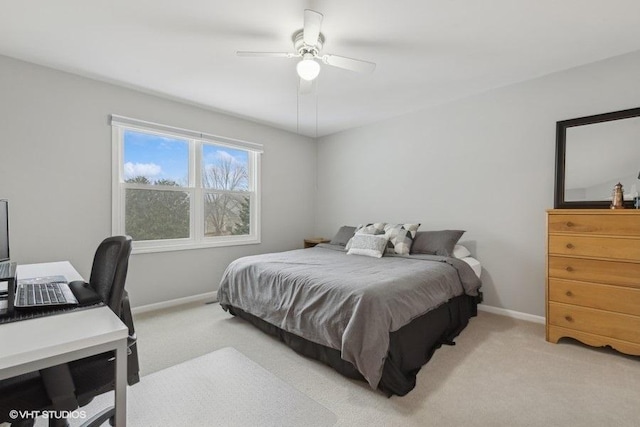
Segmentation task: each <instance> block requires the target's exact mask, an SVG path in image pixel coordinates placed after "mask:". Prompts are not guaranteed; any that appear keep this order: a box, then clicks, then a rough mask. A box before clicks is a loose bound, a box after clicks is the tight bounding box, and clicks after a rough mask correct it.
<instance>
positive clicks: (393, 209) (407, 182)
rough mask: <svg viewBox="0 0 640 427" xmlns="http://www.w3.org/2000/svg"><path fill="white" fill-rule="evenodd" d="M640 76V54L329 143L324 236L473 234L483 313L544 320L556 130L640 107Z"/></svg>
mask: <svg viewBox="0 0 640 427" xmlns="http://www.w3.org/2000/svg"><path fill="white" fill-rule="evenodd" d="M639 75H640V52H636V53H634V54H629V55H625V56H621V57H617V58H613V59H610V60H606V61H603V62H599V63H594V64H590V65H588V66H584V67H580V68H575V69H571V70H567V71H564V72H561V73H556V74H553V75H549V76H546V77H542V78H539V79H536V80H532V81H528V82H524V83H520V84H516V85H512V86H509V87H504V88H499V89H495V90H492V91H489V92H486V93H483V94H479V95H477V96H473V97H470V98H467V99H464V100H460V101H457V102H453V103H450V104H448V105H444V106H441V107H438V108H433V109H428V110H424V111H419V112H416V113H412V114H408V115H404V116H401V117H397V118H394V119H391V120H387V121H384V122H381V123H377V124H374V125H369V126H365V127H362V128H359V129H355V130H350V131H345V132H342V133H339V134H335V135H332V136H328V137H325V138H321V139H320V140H319V144H318V199H317V206H318V208H317V218H318V221H317V225H316V227H317V228H316V232H317V234H324V235H327V236H331V235H332V234H333V233H335V231H336V230H337V229H338V227H339V226H340V225H343V224H353V225H355V224H358V223H362V222H368V221H386V222H414V221H417V222H421V223H422V226H421V230H434V229H445V228H455V229H463V230H467V233H466V234H465V235H464V236H463V237H462V241H467V242H470V246H471V247H472V250H473V251H474V253H475V255H476V256H477V258H478V259H479V260H480V261H481V262H482V264H483V267H484V270H483V282H484V293H485V302H486V304H487V305H491V306H494V307H500V308H506V309H510V310H515V311H519V312H524V313H528V314H533V315H540V316H542V315H544V292H545V291H544V288H545V209H548V208H552V207H553V186H554V169H555V123H556V121H558V120H565V119H571V118H575V117H581V116H586V115H591V114H598V113H606V112H609V111H615V110H621V109H626V108H633V107H638V106H640V85H638V76H639ZM594 167H597V165H594Z"/></svg>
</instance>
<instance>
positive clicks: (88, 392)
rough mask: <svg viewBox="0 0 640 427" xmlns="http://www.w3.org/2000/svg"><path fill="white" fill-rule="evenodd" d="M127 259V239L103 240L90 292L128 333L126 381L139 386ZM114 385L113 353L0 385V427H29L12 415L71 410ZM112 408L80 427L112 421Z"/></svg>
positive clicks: (54, 426) (60, 422)
mask: <svg viewBox="0 0 640 427" xmlns="http://www.w3.org/2000/svg"><path fill="white" fill-rule="evenodd" d="M130 254H131V237H129V236H114V237H109V238H107V239H105V240H104V241H103V242H102V243H101V244H100V245H99V246H98V249H97V250H96V254H95V257H94V259H93V265H92V267H91V277H90V279H89V285H90V287H91V288H92V289H93V290H94V291H95V292H97V293H98V294H99V295H100V297H101V299H102V301H103V302H104V303H105V304H106V305H108V306H109V308H111V310H113V312H114V313H115V314H116V315H118V316H119V317H120V319H121V320H122V321H123V322H124V323H125V325H127V327H128V328H129V352H128V357H127V382H128V384H129V385H133V384H135V383H137V382H139V381H140V377H139V365H138V351H137V347H136V337H135V330H134V326H133V318H132V315H131V307H130V304H129V297H128V295H127V292H126V291H125V289H124V288H125V286H124V285H125V281H126V277H127V269H128V265H129V255H130ZM114 386H115V373H114V352H107V353H103V354H99V355H95V356H91V357H87V358H84V359H80V360H75V361H73V362H69V363H67V364H63V365H58V366H54V367H52V368H47V369H43V370H40V371H38V372H31V373H29V374H25V375H20V376H17V377H14V378H9V379H7V380H3V381H0V422H9V423H11V425H12V427H30V426H33V424H34V423H35V420H34V419H32V418H26V419H12V418H10V417H9V412H10V411H11V410H18V411H38V410H39V411H44V410H48V411H72V410H74V409H77V408H78V407H82V406H85V405H87V404H88V403H89V402H90V401H91V400H92V399H93V398H94V397H96V396H98V395H100V394H103V393H106V392H108V391H111V390H113V389H114ZM114 415H115V408H113V407H112V408H107V409H106V410H103V411H102V412H100V413H99V414H97V415H96V416H95V417H94V418H92V419H91V420H89V421H87V422H85V424H83V425H87V426H99V425H102V424H103V423H104V422H105V421H106V420H107V419H110V420H111V421H113V416H114ZM65 425H68V424H67V422H66V420H64V419H54V418H49V426H50V427H58V426H65Z"/></svg>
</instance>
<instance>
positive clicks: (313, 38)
mask: <svg viewBox="0 0 640 427" xmlns="http://www.w3.org/2000/svg"><path fill="white" fill-rule="evenodd" d="M321 25H322V14H321V13H318V12H316V11H315V10H311V9H306V10H305V11H304V30H303V33H302V36H303V39H304V44H306V45H307V46H315V45H316V44H318V37H320V26H321Z"/></svg>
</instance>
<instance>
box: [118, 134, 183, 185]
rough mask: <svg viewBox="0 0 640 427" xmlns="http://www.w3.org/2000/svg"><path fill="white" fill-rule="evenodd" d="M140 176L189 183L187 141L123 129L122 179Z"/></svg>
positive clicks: (155, 179) (153, 179)
mask: <svg viewBox="0 0 640 427" xmlns="http://www.w3.org/2000/svg"><path fill="white" fill-rule="evenodd" d="M138 176H144V177H146V178H147V179H149V180H150V181H152V182H154V181H157V180H159V179H169V180H172V181H175V182H177V183H179V184H181V185H187V184H188V182H189V143H188V142H187V141H186V140H183V139H178V138H171V137H165V136H160V135H154V134H150V133H143V132H135V131H131V130H126V131H125V132H124V178H125V180H126V179H130V178H135V177H138Z"/></svg>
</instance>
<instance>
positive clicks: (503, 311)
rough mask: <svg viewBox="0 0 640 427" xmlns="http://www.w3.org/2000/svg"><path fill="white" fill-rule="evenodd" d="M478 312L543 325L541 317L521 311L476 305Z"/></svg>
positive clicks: (543, 321)
mask: <svg viewBox="0 0 640 427" xmlns="http://www.w3.org/2000/svg"><path fill="white" fill-rule="evenodd" d="M478 310H481V311H486V312H487V313H493V314H499V315H501V316H507V317H513V318H514V319H520V320H527V321H529V322H534V323H542V324H544V323H545V319H544V317H543V316H536V315H534V314H529V313H522V312H521V311H514V310H507V309H506V308H500V307H493V306H491V305H484V304H478Z"/></svg>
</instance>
